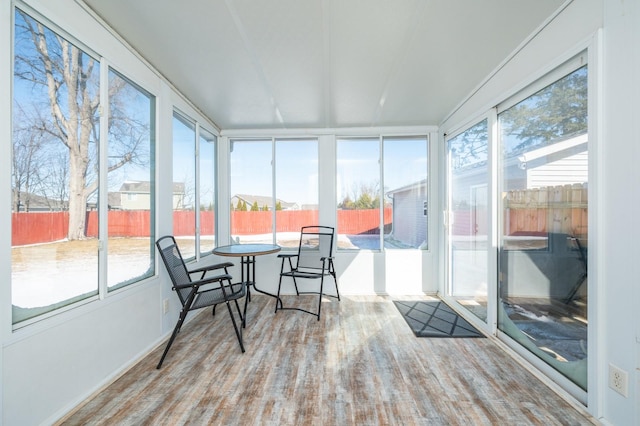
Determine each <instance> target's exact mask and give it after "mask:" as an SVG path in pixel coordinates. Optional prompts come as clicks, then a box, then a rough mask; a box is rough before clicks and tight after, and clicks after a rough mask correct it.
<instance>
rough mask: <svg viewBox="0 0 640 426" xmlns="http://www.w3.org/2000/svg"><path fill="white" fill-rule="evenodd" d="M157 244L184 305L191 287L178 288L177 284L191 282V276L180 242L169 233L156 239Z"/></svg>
mask: <svg viewBox="0 0 640 426" xmlns="http://www.w3.org/2000/svg"><path fill="white" fill-rule="evenodd" d="M156 246H157V247H158V250H159V251H160V256H161V257H162V261H163V262H164V266H165V267H166V268H167V272H168V273H169V277H170V278H171V282H172V283H173V288H174V289H175V290H176V293H178V297H179V298H180V303H182V304H183V305H184V303H185V301H186V300H187V297H188V295H189V293H190V292H191V289H190V288H186V289H177V288H176V286H177V285H181V284H188V283H190V282H191V277H190V276H189V273H188V271H187V267H186V265H185V264H184V260H183V259H182V254H181V253H180V249H179V248H178V244H177V243H176V240H175V238H173V237H172V236H171V235H167V236H164V237H162V238H160V239H158V241H156Z"/></svg>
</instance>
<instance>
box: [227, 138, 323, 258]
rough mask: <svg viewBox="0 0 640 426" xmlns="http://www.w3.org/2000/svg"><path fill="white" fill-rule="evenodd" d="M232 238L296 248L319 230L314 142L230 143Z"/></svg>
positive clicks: (248, 141)
mask: <svg viewBox="0 0 640 426" xmlns="http://www.w3.org/2000/svg"><path fill="white" fill-rule="evenodd" d="M231 210H232V211H231V237H232V239H233V242H235V243H242V242H245V243H246V242H263V243H273V242H274V241H275V242H277V244H279V245H282V246H283V247H294V246H296V247H297V245H298V240H299V235H300V228H301V227H302V226H305V225H315V224H318V141H317V139H260V140H232V141H231Z"/></svg>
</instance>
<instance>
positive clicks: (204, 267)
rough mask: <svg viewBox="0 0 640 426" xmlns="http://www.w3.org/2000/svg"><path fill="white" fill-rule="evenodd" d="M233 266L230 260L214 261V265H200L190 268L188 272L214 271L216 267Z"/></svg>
mask: <svg viewBox="0 0 640 426" xmlns="http://www.w3.org/2000/svg"><path fill="white" fill-rule="evenodd" d="M232 266H233V263H231V262H224V263H216V264H214V265H208V266H201V267H200V268H195V269H190V270H189V273H190V274H193V273H195V272H208V271H215V270H216V269H222V268H230V267H232Z"/></svg>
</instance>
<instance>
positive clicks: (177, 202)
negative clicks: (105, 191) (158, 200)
mask: <svg viewBox="0 0 640 426" xmlns="http://www.w3.org/2000/svg"><path fill="white" fill-rule="evenodd" d="M119 194H120V209H121V210H149V206H151V184H150V182H148V181H127V182H124V183H123V184H122V186H121V187H120V191H119ZM109 201H110V202H111V197H109ZM114 205H116V203H114ZM184 208H185V185H184V183H182V182H174V183H173V209H174V210H181V209H184Z"/></svg>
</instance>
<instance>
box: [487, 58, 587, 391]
mask: <svg viewBox="0 0 640 426" xmlns="http://www.w3.org/2000/svg"><path fill="white" fill-rule="evenodd" d="M578 62H579V61H578ZM587 75H588V74H587V67H586V66H582V67H580V68H577V69H574V70H573V71H570V72H568V73H566V74H565V75H564V76H559V77H558V79H557V80H555V81H553V82H551V84H548V85H547V86H546V87H544V88H542V89H540V90H539V91H537V92H535V93H532V94H530V95H529V96H528V97H526V98H524V99H523V100H521V101H519V102H517V103H516V104H515V105H505V106H504V107H503V108H499V112H500V113H499V115H498V124H499V131H500V142H501V144H500V145H501V164H502V166H501V180H500V182H501V193H502V194H501V197H500V200H501V202H500V211H501V217H500V222H499V223H500V227H501V233H500V240H499V241H500V253H499V281H498V284H499V294H498V297H499V307H498V309H499V310H498V320H499V322H498V326H499V328H500V330H502V331H503V332H504V333H506V334H507V335H509V336H510V337H511V338H513V339H514V340H515V341H517V342H518V343H519V344H521V345H522V346H524V347H525V348H526V349H528V350H529V351H531V352H532V353H533V354H534V355H536V356H537V357H539V358H540V359H542V360H543V361H544V362H546V363H547V364H549V365H551V366H552V367H553V368H555V369H556V370H558V371H559V372H560V373H562V374H563V375H565V376H566V377H568V378H569V379H570V380H572V381H573V382H574V383H576V384H577V385H579V386H580V387H582V388H583V389H586V385H587V383H586V381H587V370H586V367H587V325H588V321H587V304H588V297H587V296H588V293H587V285H586V283H587V258H588V256H587V252H588V249H589V236H588V226H587V217H588V211H589V203H588V191H587V187H588V166H589V161H588V158H589V156H588V139H589V138H588V132H587V131H588V129H587V118H588V114H587V99H588V96H587Z"/></svg>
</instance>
